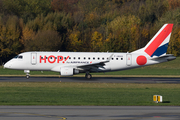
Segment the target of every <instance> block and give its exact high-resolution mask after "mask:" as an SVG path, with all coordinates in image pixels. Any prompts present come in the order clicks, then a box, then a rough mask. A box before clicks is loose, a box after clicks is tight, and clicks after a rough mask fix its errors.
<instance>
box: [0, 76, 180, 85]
mask: <svg viewBox="0 0 180 120" xmlns="http://www.w3.org/2000/svg"><path fill="white" fill-rule="evenodd" d="M0 82H97V83H101V82H102V83H175V84H179V83H180V78H167V77H164V78H163V77H93V78H92V79H86V78H84V77H60V78H59V77H30V78H29V79H26V78H25V77H0Z"/></svg>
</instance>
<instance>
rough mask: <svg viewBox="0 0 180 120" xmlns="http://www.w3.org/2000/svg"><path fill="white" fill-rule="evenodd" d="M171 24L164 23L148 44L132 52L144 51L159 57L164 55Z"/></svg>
mask: <svg viewBox="0 0 180 120" xmlns="http://www.w3.org/2000/svg"><path fill="white" fill-rule="evenodd" d="M172 28H173V24H165V25H163V27H162V28H161V29H160V30H159V31H158V32H157V33H156V35H155V36H154V37H153V38H152V39H151V40H150V41H149V42H148V44H147V45H146V46H145V47H144V48H142V49H139V50H137V51H134V52H132V53H144V54H147V55H149V56H151V57H159V56H162V55H165V54H166V52H167V48H168V44H169V40H170V36H171V32H172Z"/></svg>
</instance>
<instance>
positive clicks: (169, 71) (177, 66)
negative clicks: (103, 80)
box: [0, 57, 180, 76]
mask: <svg viewBox="0 0 180 120" xmlns="http://www.w3.org/2000/svg"><path fill="white" fill-rule="evenodd" d="M179 61H180V57H177V58H176V60H173V61H170V62H165V63H160V64H156V65H151V66H146V67H141V68H136V69H130V70H124V71H116V72H107V73H105V75H164V76H166V75H173V76H179V75H180V62H179ZM30 74H31V75H59V73H57V72H51V71H43V73H42V72H41V71H31V73H30ZM0 75H25V73H24V71H22V70H21V71H19V70H9V69H3V67H2V66H1V67H0ZM80 75H83V76H84V74H80ZM93 75H104V73H93Z"/></svg>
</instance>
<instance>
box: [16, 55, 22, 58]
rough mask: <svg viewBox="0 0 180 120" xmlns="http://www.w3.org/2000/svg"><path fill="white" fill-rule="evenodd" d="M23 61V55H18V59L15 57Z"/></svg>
mask: <svg viewBox="0 0 180 120" xmlns="http://www.w3.org/2000/svg"><path fill="white" fill-rule="evenodd" d="M17 58H18V59H23V56H22V55H17V56H16V57H14V59H17Z"/></svg>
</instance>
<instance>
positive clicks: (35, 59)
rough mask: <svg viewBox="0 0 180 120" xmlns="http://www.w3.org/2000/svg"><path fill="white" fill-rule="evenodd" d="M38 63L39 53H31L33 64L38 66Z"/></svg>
mask: <svg viewBox="0 0 180 120" xmlns="http://www.w3.org/2000/svg"><path fill="white" fill-rule="evenodd" d="M36 63H37V53H31V64H32V65H36Z"/></svg>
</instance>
